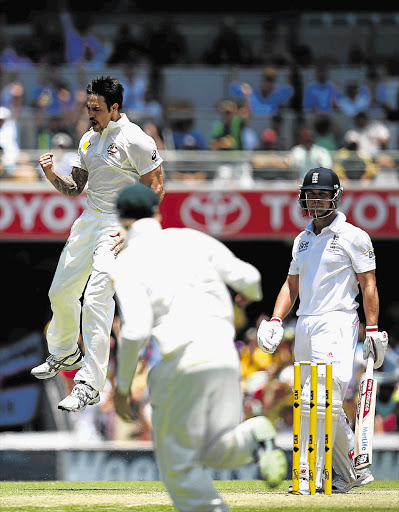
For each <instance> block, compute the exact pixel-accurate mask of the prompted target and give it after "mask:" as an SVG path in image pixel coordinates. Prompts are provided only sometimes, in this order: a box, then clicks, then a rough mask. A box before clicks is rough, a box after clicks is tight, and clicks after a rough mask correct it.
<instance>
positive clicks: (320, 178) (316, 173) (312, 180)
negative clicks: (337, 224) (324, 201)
mask: <svg viewBox="0 0 399 512" xmlns="http://www.w3.org/2000/svg"><path fill="white" fill-rule="evenodd" d="M309 190H330V191H331V192H332V195H331V206H330V208H327V209H326V208H323V210H326V213H325V215H320V216H318V215H317V208H316V209H312V212H311V211H309V208H308V203H307V201H308V198H307V193H306V192H307V191H309ZM342 192H343V187H342V186H341V184H340V182H339V178H338V176H337V175H336V174H335V172H334V171H333V170H331V169H327V168H326V167H317V168H315V169H311V170H310V171H308V172H307V173H306V175H305V177H304V179H303V184H302V187H301V188H300V189H299V195H298V201H299V205H300V207H301V208H302V210H303V211H304V215H312V216H313V217H319V218H321V217H327V216H328V215H330V214H331V213H332V212H333V211H334V210H335V209H336V208H337V207H338V205H339V203H340V202H341V198H342Z"/></svg>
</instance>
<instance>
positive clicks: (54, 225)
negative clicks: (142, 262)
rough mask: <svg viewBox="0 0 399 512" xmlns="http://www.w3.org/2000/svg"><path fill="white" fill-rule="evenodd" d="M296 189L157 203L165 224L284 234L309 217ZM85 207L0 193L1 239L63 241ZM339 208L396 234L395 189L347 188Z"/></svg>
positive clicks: (178, 195)
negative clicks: (301, 205) (303, 213)
mask: <svg viewBox="0 0 399 512" xmlns="http://www.w3.org/2000/svg"><path fill="white" fill-rule="evenodd" d="M297 196H298V192H297V191H294V190H270V191H265V190H257V191H241V190H228V191H216V190H206V191H205V190H199V191H171V190H168V191H167V193H166V195H165V199H164V201H163V202H162V204H161V208H160V209H161V213H162V216H163V226H164V227H191V228H195V229H199V230H201V231H205V232H206V233H209V234H211V235H213V236H215V237H217V238H220V239H225V240H227V239H229V240H234V239H243V240H244V239H267V238H274V239H282V238H292V237H294V236H295V235H297V234H298V233H299V232H300V231H301V230H302V229H303V228H304V227H305V226H306V224H307V223H308V222H309V219H307V218H304V217H303V216H302V212H301V210H300V208H299V205H298V202H297ZM85 207H86V196H85V195H84V194H82V195H81V196H79V197H77V198H74V199H72V198H68V197H65V196H63V195H61V194H59V193H58V192H56V191H51V190H45V191H42V190H41V191H30V192H24V191H17V190H16V191H4V192H1V194H0V240H16V239H18V240H65V239H66V238H67V236H68V233H69V229H70V227H71V225H72V223H73V221H74V220H75V219H76V218H77V217H78V216H79V215H80V213H81V212H82V211H83V209H84V208H85ZM340 210H341V211H343V212H344V213H345V214H346V216H347V218H348V221H349V222H351V223H352V224H355V225H356V226H359V227H361V228H363V229H365V230H366V231H367V232H368V233H369V234H370V236H371V237H373V238H399V191H397V190H349V191H345V192H344V194H343V199H342V203H341V205H340Z"/></svg>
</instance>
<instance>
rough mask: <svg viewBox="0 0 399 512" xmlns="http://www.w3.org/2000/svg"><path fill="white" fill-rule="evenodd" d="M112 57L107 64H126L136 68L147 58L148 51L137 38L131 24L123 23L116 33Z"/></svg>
mask: <svg viewBox="0 0 399 512" xmlns="http://www.w3.org/2000/svg"><path fill="white" fill-rule="evenodd" d="M116 34H117V35H116V38H115V40H114V44H113V49H112V53H111V55H110V56H109V57H108V60H107V64H111V65H112V64H125V63H128V64H129V65H131V66H136V65H137V64H138V63H140V62H141V61H143V59H146V58H147V50H146V48H145V45H144V43H143V42H142V41H140V40H139V39H138V38H136V37H135V36H134V35H133V34H132V31H131V27H130V24H129V23H121V24H120V25H119V27H118V28H117V31H116Z"/></svg>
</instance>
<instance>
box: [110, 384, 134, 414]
mask: <svg viewBox="0 0 399 512" xmlns="http://www.w3.org/2000/svg"><path fill="white" fill-rule="evenodd" d="M114 403H115V411H116V414H117V415H118V416H119V417H120V418H121V419H122V420H123V421H127V422H131V421H133V411H132V408H131V406H130V395H124V394H123V393H121V392H120V391H119V390H118V388H116V389H115V392H114Z"/></svg>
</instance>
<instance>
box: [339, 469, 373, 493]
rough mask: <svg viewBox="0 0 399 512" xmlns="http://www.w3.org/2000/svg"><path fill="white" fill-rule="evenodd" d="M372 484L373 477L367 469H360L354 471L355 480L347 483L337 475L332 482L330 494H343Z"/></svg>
mask: <svg viewBox="0 0 399 512" xmlns="http://www.w3.org/2000/svg"><path fill="white" fill-rule="evenodd" d="M371 482H374V476H373V474H372V472H371V471H370V470H369V469H367V468H366V469H360V470H357V471H356V480H353V481H352V482H347V481H346V480H345V479H344V478H343V477H342V476H340V475H337V476H336V477H335V478H334V479H333V481H332V492H333V493H334V494H345V493H347V492H349V491H350V490H351V489H353V487H361V486H362V485H367V484H371Z"/></svg>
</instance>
